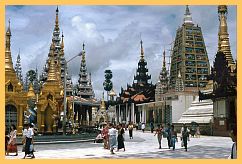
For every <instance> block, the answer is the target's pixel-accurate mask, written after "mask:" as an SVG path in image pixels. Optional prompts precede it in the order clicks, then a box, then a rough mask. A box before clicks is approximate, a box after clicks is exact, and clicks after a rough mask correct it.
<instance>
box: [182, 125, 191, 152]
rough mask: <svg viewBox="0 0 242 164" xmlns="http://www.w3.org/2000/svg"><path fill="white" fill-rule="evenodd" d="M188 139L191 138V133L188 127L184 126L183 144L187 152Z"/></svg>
mask: <svg viewBox="0 0 242 164" xmlns="http://www.w3.org/2000/svg"><path fill="white" fill-rule="evenodd" d="M188 138H189V132H188V130H187V126H186V125H185V124H184V126H183V131H182V142H183V145H184V148H185V150H186V151H187V141H188Z"/></svg>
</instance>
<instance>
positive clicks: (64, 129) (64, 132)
mask: <svg viewBox="0 0 242 164" xmlns="http://www.w3.org/2000/svg"><path fill="white" fill-rule="evenodd" d="M81 55H82V52H80V53H79V54H77V55H76V56H74V57H72V58H71V59H70V60H68V61H65V66H64V115H63V121H62V126H63V135H66V68H67V63H69V62H70V61H71V60H73V59H75V58H76V57H77V56H81Z"/></svg>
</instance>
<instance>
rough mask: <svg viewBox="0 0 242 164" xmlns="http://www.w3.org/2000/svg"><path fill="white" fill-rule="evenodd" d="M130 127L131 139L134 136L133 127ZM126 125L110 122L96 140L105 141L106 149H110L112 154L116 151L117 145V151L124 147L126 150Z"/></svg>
mask: <svg viewBox="0 0 242 164" xmlns="http://www.w3.org/2000/svg"><path fill="white" fill-rule="evenodd" d="M128 128H129V136H130V139H131V138H133V127H132V126H131V124H130V126H129V127H128ZM124 133H125V130H124V127H123V125H122V124H118V125H117V126H116V125H114V124H112V123H109V124H106V126H104V128H103V129H102V131H100V133H99V134H98V136H97V137H96V139H95V142H97V143H101V142H102V141H103V147H104V149H108V150H110V152H111V154H115V153H114V149H115V148H116V147H117V151H119V150H120V149H124V151H125V145H124Z"/></svg>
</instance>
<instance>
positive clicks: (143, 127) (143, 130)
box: [141, 123, 145, 133]
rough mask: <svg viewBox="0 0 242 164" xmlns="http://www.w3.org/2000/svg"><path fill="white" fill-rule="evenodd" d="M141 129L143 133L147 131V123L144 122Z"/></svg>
mask: <svg viewBox="0 0 242 164" xmlns="http://www.w3.org/2000/svg"><path fill="white" fill-rule="evenodd" d="M141 130H142V132H143V133H144V132H145V123H142V125H141Z"/></svg>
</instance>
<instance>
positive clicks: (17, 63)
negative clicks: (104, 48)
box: [15, 48, 23, 83]
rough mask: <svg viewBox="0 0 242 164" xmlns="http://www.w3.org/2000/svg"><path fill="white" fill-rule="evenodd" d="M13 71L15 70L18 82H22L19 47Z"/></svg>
mask: <svg viewBox="0 0 242 164" xmlns="http://www.w3.org/2000/svg"><path fill="white" fill-rule="evenodd" d="M15 72H16V75H17V78H18V80H19V81H20V83H23V76H22V67H21V58H20V48H19V52H18V56H17V60H16V65H15Z"/></svg>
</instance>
